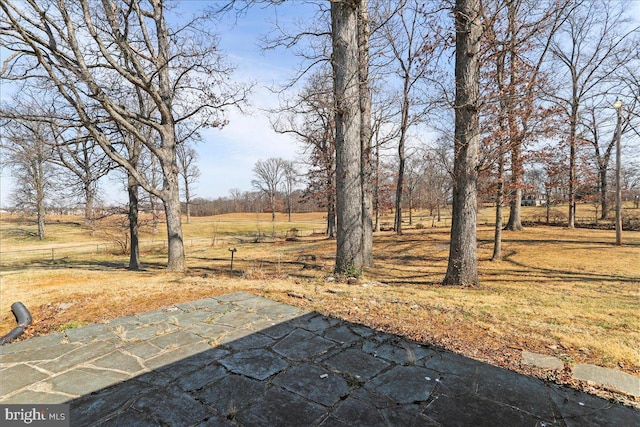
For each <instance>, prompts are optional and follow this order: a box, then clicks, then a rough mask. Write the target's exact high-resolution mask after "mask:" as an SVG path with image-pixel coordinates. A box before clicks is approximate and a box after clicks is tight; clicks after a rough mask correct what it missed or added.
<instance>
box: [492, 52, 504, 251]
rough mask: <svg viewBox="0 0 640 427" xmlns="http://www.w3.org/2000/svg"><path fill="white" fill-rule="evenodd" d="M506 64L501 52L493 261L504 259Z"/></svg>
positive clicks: (498, 66)
mask: <svg viewBox="0 0 640 427" xmlns="http://www.w3.org/2000/svg"><path fill="white" fill-rule="evenodd" d="M504 66H505V52H504V50H503V51H501V52H499V53H498V55H497V57H496V84H497V86H498V93H500V104H499V112H498V129H499V130H500V135H499V139H498V185H497V188H496V221H495V225H494V233H493V255H492V256H491V260H492V261H498V260H500V259H502V204H503V203H504V163H505V152H504V150H505V140H504V137H505V135H506V124H505V113H506V109H507V105H508V100H506V99H505V97H504V95H503V94H504V71H505V69H504Z"/></svg>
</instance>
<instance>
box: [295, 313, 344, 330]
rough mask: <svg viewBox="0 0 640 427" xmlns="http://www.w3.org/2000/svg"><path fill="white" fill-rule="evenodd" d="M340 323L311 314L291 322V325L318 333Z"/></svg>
mask: <svg viewBox="0 0 640 427" xmlns="http://www.w3.org/2000/svg"><path fill="white" fill-rule="evenodd" d="M338 323H339V321H338V320H337V319H333V318H330V317H325V316H322V315H320V314H317V313H309V314H305V315H303V316H299V317H296V318H295V319H292V320H291V324H292V325H294V326H296V327H298V328H303V329H306V330H308V331H312V332H318V331H324V330H325V329H329V328H330V327H332V326H334V325H337V324H338Z"/></svg>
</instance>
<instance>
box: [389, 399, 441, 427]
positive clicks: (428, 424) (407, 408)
mask: <svg viewBox="0 0 640 427" xmlns="http://www.w3.org/2000/svg"><path fill="white" fill-rule="evenodd" d="M421 411H422V407H421V406H420V405H413V404H412V405H400V406H391V407H388V408H384V409H382V410H381V412H382V415H383V416H384V419H385V420H386V421H387V423H388V425H390V426H403V427H405V426H406V427H440V426H441V425H443V424H439V423H437V422H435V421H433V420H431V419H429V418H427V417H425V416H424V415H422V413H421Z"/></svg>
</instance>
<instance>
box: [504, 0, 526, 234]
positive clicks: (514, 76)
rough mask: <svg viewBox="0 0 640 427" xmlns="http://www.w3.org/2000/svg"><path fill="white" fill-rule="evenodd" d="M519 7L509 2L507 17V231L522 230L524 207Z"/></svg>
mask: <svg viewBox="0 0 640 427" xmlns="http://www.w3.org/2000/svg"><path fill="white" fill-rule="evenodd" d="M517 8H518V5H517V2H515V1H508V2H507V15H508V20H509V23H508V25H509V51H508V52H509V85H508V86H507V96H506V99H505V98H504V97H503V99H502V101H503V105H504V107H505V108H506V117H507V122H508V123H507V125H508V132H509V146H510V148H511V191H512V192H513V194H512V197H511V201H510V203H509V204H510V209H509V220H508V221H507V225H506V227H505V229H507V230H511V231H521V230H522V219H521V215H520V214H521V209H520V207H521V206H522V176H523V174H524V169H523V167H522V138H521V137H520V129H519V125H518V120H517V117H516V115H517V114H518V112H517V111H516V105H517V100H516V98H517V92H516V87H517V85H518V83H519V82H518V81H517V80H518V68H519V67H520V64H519V61H518V54H517V47H516V41H517V37H518V34H517V28H516V20H517V18H518V16H517V14H518V10H517Z"/></svg>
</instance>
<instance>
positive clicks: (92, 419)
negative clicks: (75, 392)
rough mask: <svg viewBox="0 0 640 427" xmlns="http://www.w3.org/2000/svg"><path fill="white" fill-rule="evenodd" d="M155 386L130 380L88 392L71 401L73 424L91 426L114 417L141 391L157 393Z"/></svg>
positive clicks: (138, 395)
mask: <svg viewBox="0 0 640 427" xmlns="http://www.w3.org/2000/svg"><path fill="white" fill-rule="evenodd" d="M156 391H157V389H156V388H154V387H149V385H148V384H145V383H141V382H138V381H136V380H129V381H126V382H124V383H122V384H119V385H117V386H115V387H110V388H107V389H104V390H100V391H98V392H97V393H94V394H86V395H84V396H82V397H80V398H78V399H75V400H73V401H71V404H70V409H71V416H70V418H71V420H72V422H73V425H78V426H89V425H93V424H95V423H96V422H97V421H98V420H103V419H109V418H112V417H114V416H115V415H116V414H117V413H118V412H119V411H120V410H122V408H124V407H126V406H128V405H129V404H130V403H131V402H133V401H134V400H135V399H137V398H138V397H140V394H141V393H155V392H156Z"/></svg>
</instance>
